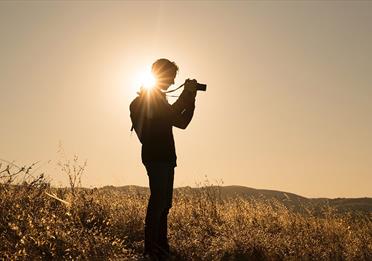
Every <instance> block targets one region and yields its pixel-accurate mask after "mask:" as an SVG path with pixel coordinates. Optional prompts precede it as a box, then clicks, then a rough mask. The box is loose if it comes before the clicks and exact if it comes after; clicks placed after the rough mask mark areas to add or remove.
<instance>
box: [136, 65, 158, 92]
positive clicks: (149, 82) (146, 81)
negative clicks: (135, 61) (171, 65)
mask: <svg viewBox="0 0 372 261" xmlns="http://www.w3.org/2000/svg"><path fill="white" fill-rule="evenodd" d="M137 83H138V85H140V86H142V87H143V88H145V89H147V90H151V89H152V88H153V87H154V86H155V84H156V78H155V76H154V75H153V74H152V72H151V70H149V69H147V70H144V71H142V72H140V73H139V74H138V76H137Z"/></svg>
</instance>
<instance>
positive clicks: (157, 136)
mask: <svg viewBox="0 0 372 261" xmlns="http://www.w3.org/2000/svg"><path fill="white" fill-rule="evenodd" d="M177 71H178V67H177V65H176V64H175V63H174V62H171V61H169V60H167V59H159V60H157V61H155V62H154V63H153V65H152V72H153V74H154V76H155V78H156V79H157V82H156V85H155V87H154V88H153V89H151V90H144V89H141V91H140V92H139V95H138V96H137V97H136V98H135V99H134V100H133V101H132V103H131V104H130V117H131V120H132V124H133V128H134V130H135V132H136V134H137V136H138V138H139V140H140V142H141V143H142V152H141V156H142V162H143V164H144V165H145V167H146V170H147V175H148V177H149V185H150V192H151V195H150V198H149V202H148V207H147V213H146V220H145V249H144V255H145V256H146V257H149V258H150V259H151V260H162V259H166V257H168V256H169V244H168V238H167V217H168V212H169V209H170V208H171V206H172V194H173V179H174V168H175V167H176V166H177V163H176V160H177V156H176V151H175V144H174V138H173V132H172V128H173V126H175V127H178V128H181V129H185V128H186V127H187V126H188V124H189V123H190V121H191V119H192V117H193V114H194V109H195V96H196V91H197V88H198V83H197V82H196V81H195V80H186V81H185V83H184V90H183V91H182V93H181V95H180V96H179V98H178V99H177V101H176V102H175V103H173V104H172V105H171V104H169V103H168V101H167V99H166V94H165V91H166V90H167V89H168V88H169V86H171V85H172V84H174V79H175V77H176V75H177Z"/></svg>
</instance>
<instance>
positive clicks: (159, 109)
mask: <svg viewBox="0 0 372 261" xmlns="http://www.w3.org/2000/svg"><path fill="white" fill-rule="evenodd" d="M195 95H196V93H193V92H189V91H185V90H183V92H182V93H181V95H180V96H179V98H178V99H177V101H176V102H175V103H173V104H172V105H171V104H169V103H168V101H167V99H166V96H165V93H163V92H161V91H160V90H159V89H157V88H155V89H153V90H151V91H144V90H143V91H141V92H140V93H139V95H138V96H137V97H136V98H135V99H134V100H133V101H132V102H131V104H130V106H129V109H130V118H131V121H132V128H134V130H135V132H136V134H137V136H138V138H139V140H140V142H141V143H142V150H141V158H142V163H143V164H144V165H145V166H148V165H151V164H153V163H168V164H171V165H172V166H174V167H175V166H177V156H176V149H175V143H174V138H173V130H172V128H173V126H174V127H178V128H181V129H185V128H186V127H187V126H188V124H189V123H190V121H191V119H192V117H193V115H194V110H195Z"/></svg>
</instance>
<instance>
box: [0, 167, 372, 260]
mask: <svg viewBox="0 0 372 261" xmlns="http://www.w3.org/2000/svg"><path fill="white" fill-rule="evenodd" d="M74 164H78V161H77V160H75V161H74ZM62 166H64V167H65V169H67V170H68V169H70V170H71V169H72V170H73V169H74V167H71V166H70V168H68V167H66V165H63V164H62ZM82 166H85V165H82ZM76 169H77V170H80V168H76ZM29 173H30V169H29V168H27V167H24V168H15V167H13V166H11V165H4V164H3V165H0V181H1V183H0V242H1V244H0V259H7V260H8V259H27V260H29V259H40V258H42V259H74V260H76V259H121V260H126V259H130V260H137V259H139V258H140V257H141V253H142V247H143V241H142V240H143V221H144V215H145V211H146V204H147V197H148V195H147V194H146V193H139V192H137V191H135V190H133V191H131V192H124V191H120V190H114V189H83V188H79V187H76V186H75V184H76V182H73V183H72V184H73V187H72V188H58V189H57V188H53V187H51V186H50V185H49V183H48V182H46V181H45V179H44V177H43V176H40V175H39V176H36V177H29V178H28V179H24V178H19V177H21V176H23V177H24V176H25V175H28V174H29ZM71 173H73V171H70V174H71ZM78 173H79V175H81V174H82V173H81V172H80V171H79V172H78ZM79 177H80V176H79ZM79 177H78V178H79ZM17 180H18V181H17ZM70 180H71V179H70ZM15 181H17V182H16V184H15ZM20 181H22V182H20ZM72 181H74V179H73V177H72ZM47 193H48V194H47ZM169 223H170V228H169V233H170V243H171V246H172V249H173V251H174V252H175V255H176V256H177V260H371V259H372V215H371V213H367V214H365V215H363V216H358V215H352V214H350V213H343V214H340V213H336V212H335V211H333V210H332V209H329V208H327V209H324V211H322V213H321V214H313V212H312V211H311V210H308V211H307V212H295V211H293V210H289V209H288V208H287V207H285V206H284V205H283V204H281V203H280V202H279V201H272V200H271V201H266V200H248V199H244V198H230V199H223V198H221V197H219V193H218V186H217V187H214V186H212V185H208V186H207V187H204V188H202V189H200V190H198V192H195V191H191V190H190V191H187V190H183V191H182V192H178V193H175V196H174V201H173V208H172V209H171V213H170V220H169Z"/></svg>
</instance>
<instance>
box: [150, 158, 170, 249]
mask: <svg viewBox="0 0 372 261" xmlns="http://www.w3.org/2000/svg"><path fill="white" fill-rule="evenodd" d="M145 167H146V170H147V175H148V177H149V185H150V193H151V194H150V198H149V202H148V205H147V212H146V219H145V251H144V252H145V254H146V253H158V254H168V253H169V243H168V213H169V209H170V208H171V207H172V197H173V181H174V165H173V164H167V163H154V164H147V165H146V166H145Z"/></svg>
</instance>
